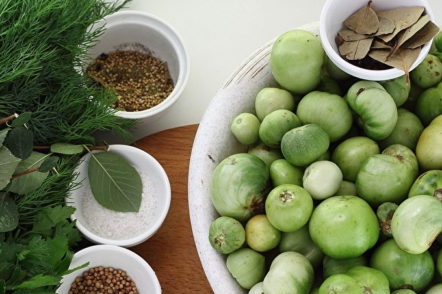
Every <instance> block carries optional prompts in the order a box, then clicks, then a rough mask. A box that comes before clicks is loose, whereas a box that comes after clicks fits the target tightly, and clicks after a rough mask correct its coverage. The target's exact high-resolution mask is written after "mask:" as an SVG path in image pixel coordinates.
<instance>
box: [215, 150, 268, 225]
mask: <svg viewBox="0 0 442 294" xmlns="http://www.w3.org/2000/svg"><path fill="white" fill-rule="evenodd" d="M269 179H270V175H269V169H268V167H267V165H266V164H265V163H264V161H262V160H261V159H260V158H259V157H257V156H255V155H252V154H248V153H237V154H233V155H230V156H228V157H226V158H225V159H223V160H222V161H221V162H220V163H219V164H218V165H217V166H216V167H215V169H214V171H213V174H212V178H211V182H210V196H211V201H212V204H213V206H214V207H215V209H216V211H217V212H218V213H219V214H220V215H222V216H230V217H233V218H236V219H238V220H240V221H245V220H247V219H249V218H250V217H251V216H252V215H253V214H256V213H257V212H258V211H260V209H262V207H263V204H264V197H265V196H266V194H265V193H266V189H267V186H268V182H269Z"/></svg>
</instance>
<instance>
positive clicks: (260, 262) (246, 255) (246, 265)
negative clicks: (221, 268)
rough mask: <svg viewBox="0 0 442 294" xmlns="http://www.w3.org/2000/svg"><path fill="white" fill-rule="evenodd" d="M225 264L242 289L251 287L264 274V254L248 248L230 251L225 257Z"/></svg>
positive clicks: (260, 279)
mask: <svg viewBox="0 0 442 294" xmlns="http://www.w3.org/2000/svg"><path fill="white" fill-rule="evenodd" d="M226 266H227V269H228V271H229V272H230V274H231V275H232V276H233V278H235V280H236V281H237V282H238V284H239V285H240V286H241V287H243V288H244V289H250V288H252V287H253V286H254V285H255V284H256V283H258V282H260V281H262V279H263V278H264V276H265V274H266V266H265V257H264V255H262V254H260V253H258V252H256V251H254V250H252V249H250V248H241V249H238V250H236V251H234V252H232V253H230V254H229V255H228V256H227V259H226Z"/></svg>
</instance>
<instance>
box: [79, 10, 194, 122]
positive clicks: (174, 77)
mask: <svg viewBox="0 0 442 294" xmlns="http://www.w3.org/2000/svg"><path fill="white" fill-rule="evenodd" d="M90 29H91V30H102V31H101V33H100V35H99V37H98V40H97V43H96V44H94V46H92V47H91V48H89V50H88V54H87V55H88V57H89V60H87V61H86V62H85V69H84V71H85V74H86V75H88V76H89V77H91V78H92V80H93V81H94V82H96V83H97V84H98V85H99V86H101V87H103V88H106V89H110V90H111V91H114V93H115V96H116V100H115V102H114V103H113V104H112V105H111V107H112V108H114V109H115V110H116V115H117V116H120V117H123V118H127V119H136V120H140V119H142V120H143V121H144V122H145V121H153V120H155V119H157V118H159V117H160V116H161V115H162V114H163V113H165V112H166V111H167V110H168V109H170V107H171V106H172V105H173V104H174V103H175V102H176V101H177V100H178V98H179V97H180V95H181V93H182V91H183V90H184V88H185V86H186V84H187V80H188V76H189V60H188V56H187V52H186V49H185V47H184V44H183V42H182V40H181V38H180V36H179V34H178V33H177V31H176V30H175V29H174V28H173V27H172V26H171V25H169V24H167V23H166V22H164V21H163V20H161V19H160V18H158V17H156V16H154V15H151V14H148V13H145V12H140V11H131V10H122V11H118V12H116V13H114V14H112V15H109V16H107V17H105V18H103V19H102V20H101V21H99V22H98V23H96V24H94V26H92V27H91V28H90Z"/></svg>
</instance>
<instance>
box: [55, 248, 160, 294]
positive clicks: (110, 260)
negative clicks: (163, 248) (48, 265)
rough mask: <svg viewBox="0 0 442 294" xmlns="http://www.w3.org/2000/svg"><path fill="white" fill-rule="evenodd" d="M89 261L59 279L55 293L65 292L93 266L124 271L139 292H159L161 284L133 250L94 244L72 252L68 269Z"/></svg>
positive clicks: (145, 293)
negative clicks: (59, 282)
mask: <svg viewBox="0 0 442 294" xmlns="http://www.w3.org/2000/svg"><path fill="white" fill-rule="evenodd" d="M87 262H89V265H88V266H87V267H85V268H82V269H80V270H77V271H74V272H72V273H70V274H68V275H65V276H64V277H63V279H62V281H61V285H60V287H59V288H58V289H57V294H67V293H68V291H69V288H70V286H71V284H72V282H73V281H74V280H75V278H76V277H78V276H79V275H81V273H82V272H84V271H86V270H88V269H90V268H92V267H95V266H104V267H113V268H116V269H121V270H124V271H126V273H127V274H128V275H129V277H130V278H131V279H132V280H133V281H134V282H135V284H136V285H137V288H138V291H139V293H140V294H160V293H161V285H160V282H159V281H158V278H157V276H156V274H155V272H154V270H153V269H152V267H151V266H150V265H149V264H148V263H147V262H146V261H145V260H144V259H143V258H142V257H141V256H139V255H138V254H136V253H134V252H133V251H131V250H129V249H126V248H123V247H119V246H115V245H94V246H90V247H86V248H85V249H82V250H80V251H78V252H77V253H75V254H74V257H73V259H72V262H71V265H70V267H69V268H70V269H74V268H76V267H79V266H81V265H83V264H85V263H87Z"/></svg>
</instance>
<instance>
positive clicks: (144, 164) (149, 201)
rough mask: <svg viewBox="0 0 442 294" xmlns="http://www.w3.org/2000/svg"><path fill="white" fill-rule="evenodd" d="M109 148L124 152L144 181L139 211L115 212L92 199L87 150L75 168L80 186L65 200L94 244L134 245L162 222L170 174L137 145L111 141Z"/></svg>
mask: <svg viewBox="0 0 442 294" xmlns="http://www.w3.org/2000/svg"><path fill="white" fill-rule="evenodd" d="M108 152H115V153H117V154H119V155H121V156H123V157H124V158H125V159H126V160H127V161H128V162H129V163H130V164H131V165H132V166H133V167H134V168H135V169H136V170H137V171H138V173H139V174H140V176H141V179H142V182H143V199H142V201H141V207H140V211H139V212H138V213H134V212H116V211H112V210H109V209H106V208H104V207H102V206H101V205H100V204H99V203H98V202H97V201H96V200H95V198H94V197H93V195H92V192H91V190H90V185H89V180H88V177H87V174H88V172H87V170H88V162H89V159H90V154H86V155H84V156H83V157H82V158H81V160H80V163H79V165H78V166H77V168H76V170H75V172H76V173H77V174H78V177H77V179H76V180H75V182H77V183H79V186H78V187H77V188H76V189H74V190H73V191H71V192H70V193H69V195H68V196H67V197H66V203H67V205H69V206H73V207H75V208H76V209H75V212H74V214H73V215H72V216H71V219H72V220H75V221H76V226H77V228H78V230H79V231H80V232H81V233H82V234H83V235H84V236H85V237H86V239H88V240H90V241H91V242H93V243H96V244H108V245H117V246H123V247H131V246H135V245H138V244H140V243H142V242H144V241H146V240H147V239H149V238H150V237H151V236H152V235H154V234H155V233H156V232H157V231H158V229H159V228H160V227H161V225H162V224H163V222H164V220H165V218H166V216H167V213H168V212H169V208H170V202H171V188H170V182H169V178H168V176H167V174H166V172H165V170H164V169H163V167H162V166H161V165H160V163H159V162H158V161H157V160H156V159H155V158H153V157H152V156H151V155H150V154H148V153H146V152H145V151H143V150H141V149H139V148H136V147H133V146H129V145H118V144H117V145H110V146H109V150H108ZM116 228H118V229H116Z"/></svg>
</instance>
